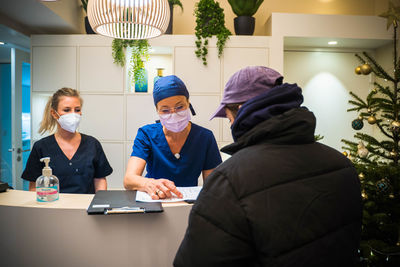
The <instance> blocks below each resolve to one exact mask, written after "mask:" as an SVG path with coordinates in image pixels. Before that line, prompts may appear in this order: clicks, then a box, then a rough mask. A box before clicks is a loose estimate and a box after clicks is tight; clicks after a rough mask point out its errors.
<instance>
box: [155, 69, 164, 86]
mask: <svg viewBox="0 0 400 267" xmlns="http://www.w3.org/2000/svg"><path fill="white" fill-rule="evenodd" d="M163 70H164V68H157V76H156V77H154V81H153V82H154V83H156V81H158V79H160V78H161V77H163V76H164V75H163Z"/></svg>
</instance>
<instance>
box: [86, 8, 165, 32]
mask: <svg viewBox="0 0 400 267" xmlns="http://www.w3.org/2000/svg"><path fill="white" fill-rule="evenodd" d="M87 15H88V19H89V23H90V26H92V28H93V30H94V31H95V32H97V33H99V34H101V35H105V36H108V37H112V38H117V39H149V38H154V37H157V36H160V35H161V34H163V33H164V32H165V31H166V29H167V27H168V23H169V18H170V11H169V4H168V0H89V3H88V6H87Z"/></svg>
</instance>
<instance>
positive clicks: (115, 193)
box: [86, 190, 164, 215]
mask: <svg viewBox="0 0 400 267" xmlns="http://www.w3.org/2000/svg"><path fill="white" fill-rule="evenodd" d="M135 199H136V190H110V191H107V190H99V191H97V192H96V194H95V195H94V197H93V199H92V202H91V203H90V205H89V207H88V208H87V210H86V211H87V213H88V214H89V215H94V214H106V215H108V214H130V213H153V212H162V211H164V210H163V208H162V206H161V203H159V202H152V203H144V202H136V201H135Z"/></svg>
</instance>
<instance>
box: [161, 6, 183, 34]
mask: <svg viewBox="0 0 400 267" xmlns="http://www.w3.org/2000/svg"><path fill="white" fill-rule="evenodd" d="M168 4H169V14H170V15H169V23H168V28H167V30H166V31H165V34H172V31H173V27H172V26H173V24H174V23H173V21H174V6H179V7H180V8H181V10H182V11H183V5H182V2H181V1H180V0H168Z"/></svg>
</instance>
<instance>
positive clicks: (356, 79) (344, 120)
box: [284, 51, 373, 151]
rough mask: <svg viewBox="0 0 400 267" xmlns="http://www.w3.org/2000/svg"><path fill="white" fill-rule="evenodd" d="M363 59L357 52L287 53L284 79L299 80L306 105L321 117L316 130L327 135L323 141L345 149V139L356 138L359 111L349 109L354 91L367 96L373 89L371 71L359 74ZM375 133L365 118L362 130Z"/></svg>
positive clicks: (287, 80)
mask: <svg viewBox="0 0 400 267" xmlns="http://www.w3.org/2000/svg"><path fill="white" fill-rule="evenodd" d="M358 65H359V61H358V60H357V58H356V57H355V56H354V53H353V52H350V53H343V52H296V51H293V52H292V51H286V52H285V53H284V76H285V79H284V81H286V82H290V83H297V84H298V85H299V86H300V87H301V88H302V89H303V95H304V104H303V105H304V106H306V107H308V108H309V109H310V110H311V111H312V112H313V113H314V115H315V117H316V118H317V128H316V134H320V135H323V136H324V139H323V140H322V141H321V143H324V144H326V145H329V146H331V147H333V148H335V149H337V150H339V151H343V149H342V146H343V143H342V142H341V141H340V140H341V139H347V140H353V135H354V134H355V133H356V131H355V130H354V129H353V128H352V127H351V122H352V121H353V120H354V119H356V118H357V117H358V114H357V112H347V111H346V110H347V109H348V108H351V107H353V106H350V105H349V104H348V101H349V100H350V99H351V96H350V94H349V92H350V91H352V92H354V93H355V94H356V95H358V96H360V97H361V98H362V99H365V98H366V96H367V95H368V93H369V92H370V91H371V90H372V89H373V84H372V83H371V82H372V79H371V75H368V76H365V75H356V74H355V73H354V68H355V67H356V66H358ZM361 131H363V132H365V133H368V134H372V133H373V127H371V125H369V124H368V123H367V121H366V120H364V128H363V129H362V130H361Z"/></svg>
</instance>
